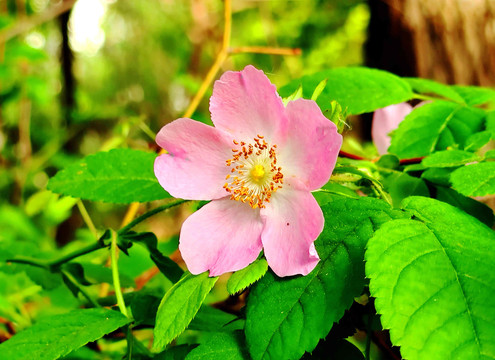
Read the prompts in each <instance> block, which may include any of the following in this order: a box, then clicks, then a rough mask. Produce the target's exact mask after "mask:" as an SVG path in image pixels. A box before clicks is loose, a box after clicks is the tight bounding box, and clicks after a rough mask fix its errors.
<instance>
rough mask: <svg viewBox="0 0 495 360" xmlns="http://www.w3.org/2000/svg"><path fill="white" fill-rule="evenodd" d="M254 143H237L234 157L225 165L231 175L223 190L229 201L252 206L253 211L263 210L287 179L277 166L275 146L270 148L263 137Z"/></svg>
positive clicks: (257, 138)
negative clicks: (226, 193) (284, 179)
mask: <svg viewBox="0 0 495 360" xmlns="http://www.w3.org/2000/svg"><path fill="white" fill-rule="evenodd" d="M253 140H254V143H251V144H246V143H245V142H243V141H236V140H234V141H233V143H234V145H236V147H235V148H234V149H232V152H233V157H232V159H228V160H226V161H225V164H226V165H227V167H229V168H231V169H230V172H231V174H228V175H227V176H226V178H225V180H227V181H228V182H227V183H225V185H224V186H223V187H224V188H225V190H226V191H227V192H229V193H230V194H231V195H230V198H231V199H232V200H236V201H242V202H244V203H247V204H249V205H250V206H251V207H252V208H253V209H256V208H264V207H265V203H268V202H270V198H271V196H272V193H274V192H275V191H277V190H279V189H281V188H282V184H283V182H284V181H283V178H284V175H283V174H282V168H281V167H280V166H277V156H276V153H275V149H276V148H277V146H276V145H272V146H269V144H268V143H267V142H266V141H265V140H264V137H263V136H262V135H257V136H256V137H255V138H254V139H253Z"/></svg>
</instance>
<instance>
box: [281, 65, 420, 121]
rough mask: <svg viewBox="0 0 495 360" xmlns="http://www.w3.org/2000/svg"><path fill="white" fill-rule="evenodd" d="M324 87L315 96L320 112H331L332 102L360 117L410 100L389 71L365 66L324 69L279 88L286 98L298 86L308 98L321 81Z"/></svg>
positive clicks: (403, 84) (406, 88) (403, 83)
mask: <svg viewBox="0 0 495 360" xmlns="http://www.w3.org/2000/svg"><path fill="white" fill-rule="evenodd" d="M325 79H326V80H327V81H328V82H327V85H326V86H325V88H324V89H323V90H322V92H321V94H320V95H319V96H318V99H317V101H316V102H317V103H318V105H319V106H320V108H321V110H322V111H323V112H325V111H327V110H331V105H330V102H331V101H332V100H336V101H337V102H338V103H339V104H340V105H342V108H343V109H346V108H347V113H348V114H354V115H357V114H362V113H366V112H371V111H374V110H376V109H380V108H383V107H385V106H388V105H392V104H397V103H400V102H403V101H407V100H410V99H412V98H413V93H412V91H411V87H410V86H409V84H408V83H407V82H406V81H404V80H402V79H401V78H400V77H398V76H395V75H393V74H391V73H389V72H386V71H382V70H377V69H369V68H365V67H349V68H336V69H331V70H325V71H321V72H318V73H316V74H313V75H309V76H304V77H302V78H300V79H297V80H294V81H291V82H290V83H289V84H287V85H286V86H284V87H282V88H281V89H279V92H280V95H281V96H283V97H284V96H289V95H290V94H292V93H293V92H294V91H295V90H296V89H297V88H298V87H299V86H300V85H302V88H303V97H304V98H306V99H310V98H311V96H312V94H313V91H314V90H315V89H316V88H317V87H318V85H319V84H320V83H321V82H322V81H323V80H325Z"/></svg>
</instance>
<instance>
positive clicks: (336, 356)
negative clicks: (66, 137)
mask: <svg viewBox="0 0 495 360" xmlns="http://www.w3.org/2000/svg"><path fill="white" fill-rule="evenodd" d="M302 360H365V358H364V355H363V353H362V352H361V350H359V349H358V348H357V347H356V346H354V345H353V344H351V343H350V342H349V341H347V340H345V339H338V340H335V339H328V340H322V341H320V343H319V344H318V346H317V347H316V349H315V350H314V351H312V352H311V355H310V354H309V353H306V354H304V356H303V357H302Z"/></svg>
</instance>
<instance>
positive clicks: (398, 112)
mask: <svg viewBox="0 0 495 360" xmlns="http://www.w3.org/2000/svg"><path fill="white" fill-rule="evenodd" d="M412 110H413V107H412V106H411V105H409V104H408V103H405V102H404V103H400V104H395V105H389V106H387V107H384V108H383V109H378V110H376V111H375V113H374V114H373V122H372V124H371V139H372V140H373V143H374V144H375V146H376V149H377V150H378V153H379V154H380V155H383V154H386V153H387V149H388V147H389V146H390V136H389V135H388V134H389V133H390V132H391V131H392V130H395V129H397V127H398V126H399V123H400V122H401V121H402V120H404V118H405V117H406V116H407V115H408V114H409V113H410V112H411V111H412Z"/></svg>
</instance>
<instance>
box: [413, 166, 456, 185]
mask: <svg viewBox="0 0 495 360" xmlns="http://www.w3.org/2000/svg"><path fill="white" fill-rule="evenodd" d="M453 170H454V169H452V168H429V169H426V171H425V172H423V173H422V174H421V178H422V179H424V180H428V181H429V182H431V183H433V184H437V185H442V186H446V187H450V174H452V171H453Z"/></svg>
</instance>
